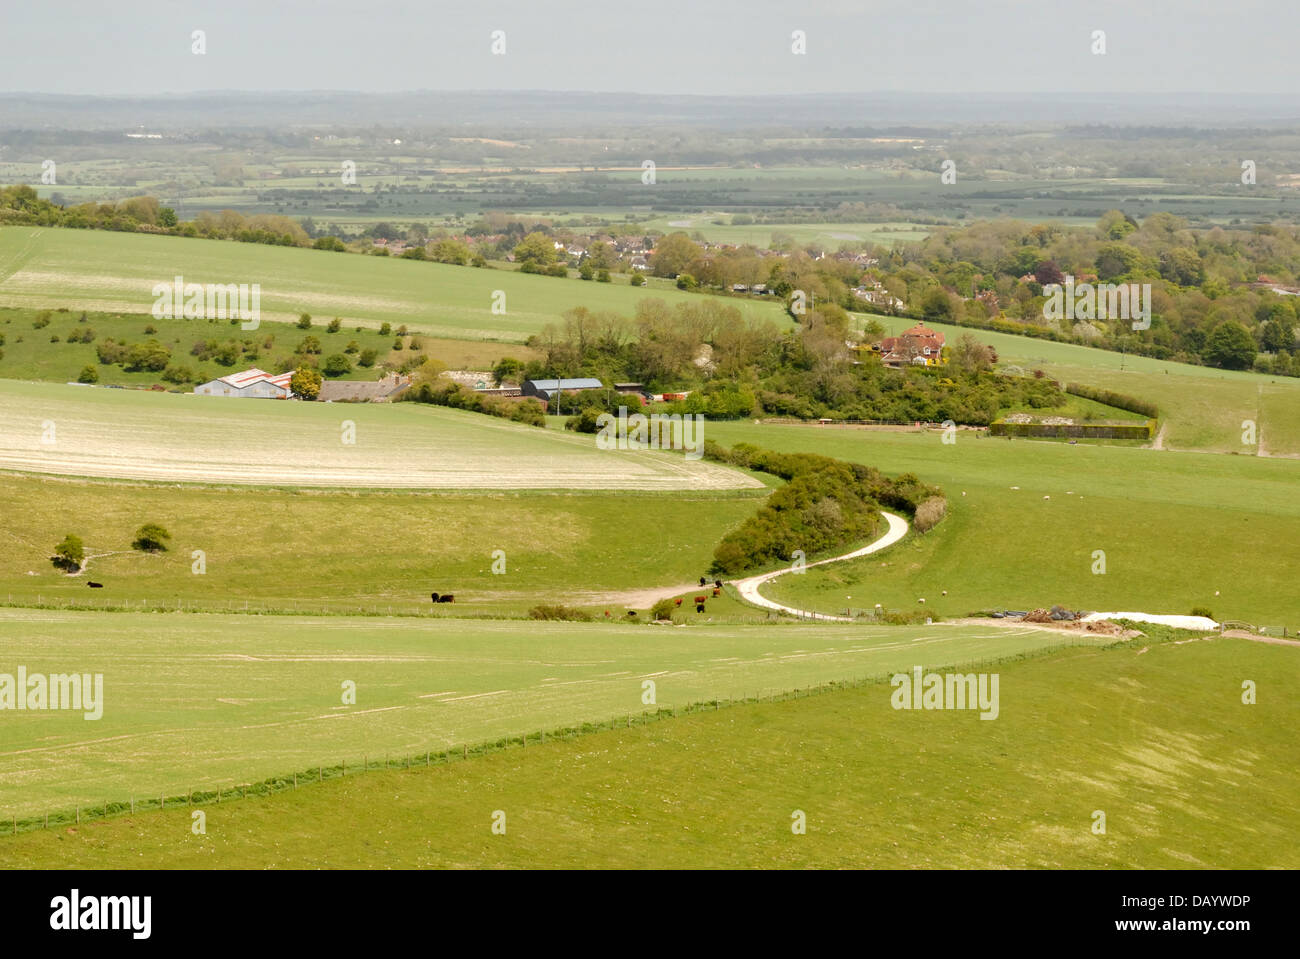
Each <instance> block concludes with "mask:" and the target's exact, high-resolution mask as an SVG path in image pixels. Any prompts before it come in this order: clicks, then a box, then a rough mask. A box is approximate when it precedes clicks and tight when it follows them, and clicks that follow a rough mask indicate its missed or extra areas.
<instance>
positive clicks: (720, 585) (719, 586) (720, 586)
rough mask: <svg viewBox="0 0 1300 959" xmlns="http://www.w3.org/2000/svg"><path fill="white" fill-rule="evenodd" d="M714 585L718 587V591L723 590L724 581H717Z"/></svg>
mask: <svg viewBox="0 0 1300 959" xmlns="http://www.w3.org/2000/svg"><path fill="white" fill-rule="evenodd" d="M713 585H714V586H716V587H718V589H722V580H720V579H715V580H714V581H713Z"/></svg>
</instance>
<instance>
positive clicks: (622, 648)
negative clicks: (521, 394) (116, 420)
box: [0, 609, 1110, 819]
mask: <svg viewBox="0 0 1300 959" xmlns="http://www.w3.org/2000/svg"><path fill="white" fill-rule="evenodd" d="M1103 640H1104V641H1106V642H1109V641H1110V639H1109V638H1108V637H1106V638H1102V639H1097V640H1089V639H1086V638H1085V639H1083V641H1084V642H1089V643H1101V642H1103ZM1079 641H1080V638H1078V637H1066V638H1062V637H1061V636H1058V635H1056V634H1053V633H1049V632H1047V631H1044V630H1038V629H1032V628H1023V629H1008V628H999V627H994V626H987V627H985V626H944V625H936V626H926V627H923V626H916V627H861V626H834V625H820V624H818V625H807V624H804V625H800V624H779V625H764V626H734V627H718V626H711V627H656V626H648V625H647V626H635V625H626V624H622V623H615V624H606V623H590V624H584V623H546V622H541V623H535V622H519V621H469V620H460V621H439V622H430V621H420V620H414V619H410V618H405V619H404V618H380V617H342V616H339V617H333V616H327V617H294V616H243V615H207V614H182V613H176V614H169V615H168V614H138V613H118V614H105V613H90V612H51V611H45V610H27V609H0V672H7V673H10V674H13V673H14V672H15V671H16V668H17V667H18V666H19V665H23V666H25V667H26V668H27V671H28V673H29V674H34V673H65V672H69V671H76V672H79V673H92V674H93V673H102V674H103V676H104V709H103V717H102V718H101V719H99V720H94V721H88V720H86V719H85V718H83V715H82V713H80V712H73V711H62V710H60V711H53V710H49V711H30V712H29V711H24V712H7V713H6V715H5V721H4V723H3V725H0V819H3V818H5V817H8V816H10V815H18V816H20V817H21V816H22V815H25V814H36V813H37V812H40V811H41V810H43V809H54V808H59V809H62V808H70V807H71V806H73V805H74V804H78V803H80V804H82V805H91V804H93V803H94V802H96V801H104V800H109V799H113V800H116V799H127V798H130V797H131V796H132V795H134V796H138V797H145V796H154V797H157V796H158V794H159V793H160V792H161V791H164V790H165V791H168V792H169V793H171V792H176V791H181V792H183V791H184V790H188V789H197V788H211V787H215V786H218V785H221V786H231V785H233V784H236V783H241V782H251V781H258V780H260V779H262V778H265V777H268V776H272V775H276V774H280V773H288V772H292V771H293V770H294V769H302V768H306V767H307V766H314V765H317V764H321V763H324V764H326V765H330V764H337V763H339V762H341V761H343V760H346V761H347V762H348V764H349V765H352V766H357V765H360V763H361V761H362V758H363V756H367V755H368V756H369V757H370V759H371V760H374V759H377V758H381V757H382V756H384V755H385V754H391V755H392V756H394V757H400V756H407V755H413V754H418V753H423V752H424V751H426V750H430V749H432V750H438V749H443V748H446V747H448V746H452V745H458V744H461V743H467V742H468V743H477V742H482V741H484V740H488V739H492V738H496V737H500V736H505V735H518V734H521V733H530V732H534V731H539V730H542V729H552V728H555V727H556V726H558V725H562V724H576V723H581V722H583V721H600V720H607V719H610V718H613V717H623V716H624V715H630V714H637V715H639V714H640V713H641V712H642V711H643V710H646V709H651V711H653V708H654V707H650V706H647V705H646V704H645V703H644V702H643V700H642V696H643V692H644V687H643V685H642V684H643V683H644V682H645V681H647V680H652V681H653V682H654V683H655V685H656V691H655V698H656V704H657V706H663V707H666V706H670V705H686V704H687V703H689V702H693V701H702V700H706V699H712V698H715V697H721V698H726V697H728V696H733V695H734V696H741V695H744V694H749V695H754V694H756V693H759V692H760V691H769V692H770V691H774V690H776V691H782V690H789V689H792V688H796V687H806V686H810V685H813V684H818V683H825V682H829V681H831V680H849V679H857V678H864V677H867V676H876V675H880V674H882V673H884V672H893V671H899V670H906V669H909V668H911V667H912V666H914V665H918V664H919V665H926V666H940V665H949V664H955V663H964V662H970V661H974V660H978V659H981V658H996V657H1005V656H1014V655H1017V654H1021V653H1028V652H1032V651H1037V650H1043V649H1048V648H1051V647H1056V646H1062V645H1064V644H1065V643H1075V642H1079ZM345 681H351V682H354V683H355V684H356V702H355V705H344V704H343V703H342V693H341V689H342V684H343V683H344V682H345Z"/></svg>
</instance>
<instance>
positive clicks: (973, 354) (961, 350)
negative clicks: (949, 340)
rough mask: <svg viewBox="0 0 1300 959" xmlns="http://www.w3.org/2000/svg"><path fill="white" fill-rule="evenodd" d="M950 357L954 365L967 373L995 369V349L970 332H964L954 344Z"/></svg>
mask: <svg viewBox="0 0 1300 959" xmlns="http://www.w3.org/2000/svg"><path fill="white" fill-rule="evenodd" d="M949 359H950V362H951V363H952V365H953V366H955V367H957V369H959V370H962V371H963V372H966V373H982V372H983V371H985V370H991V369H993V350H991V349H990V348H989V347H987V346H985V345H984V344H983V343H981V342H980V341H979V340H977V339H975V337H973V336H971V335H970V334H969V333H965V334H963V335H962V337H961V339H959V340H958V341H957V342H956V343H954V344H953V345H952V352H951V355H950V357H949Z"/></svg>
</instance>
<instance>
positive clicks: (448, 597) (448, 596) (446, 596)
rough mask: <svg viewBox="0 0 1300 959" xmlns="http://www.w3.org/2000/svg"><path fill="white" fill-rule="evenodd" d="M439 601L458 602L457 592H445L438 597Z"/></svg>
mask: <svg viewBox="0 0 1300 959" xmlns="http://www.w3.org/2000/svg"><path fill="white" fill-rule="evenodd" d="M438 602H440V603H454V602H456V594H455V593H443V594H442V595H441V596H439V597H438Z"/></svg>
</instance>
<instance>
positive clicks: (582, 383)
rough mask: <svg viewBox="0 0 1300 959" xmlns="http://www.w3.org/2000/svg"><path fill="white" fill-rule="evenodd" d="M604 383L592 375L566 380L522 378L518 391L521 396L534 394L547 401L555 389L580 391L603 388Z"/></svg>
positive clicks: (562, 391)
mask: <svg viewBox="0 0 1300 959" xmlns="http://www.w3.org/2000/svg"><path fill="white" fill-rule="evenodd" d="M604 388H605V384H604V383H602V382H601V381H600V380H598V379H596V378H595V377H592V376H580V377H575V378H573V379H567V380H524V385H523V386H521V387H520V389H519V392H520V393H521V394H522V395H523V396H535V397H537V398H538V399H539V400H541V401H542V402H544V403H549V402H550V400H551V397H552V396H554V395H555V394H556V392H557V391H559V392H561V393H582V392H584V391H586V390H603V389H604Z"/></svg>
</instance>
